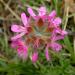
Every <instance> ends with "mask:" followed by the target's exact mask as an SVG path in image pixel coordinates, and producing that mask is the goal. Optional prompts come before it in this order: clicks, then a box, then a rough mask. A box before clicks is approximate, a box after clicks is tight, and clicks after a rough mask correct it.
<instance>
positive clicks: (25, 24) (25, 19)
mask: <svg viewBox="0 0 75 75" xmlns="http://www.w3.org/2000/svg"><path fill="white" fill-rule="evenodd" d="M21 19H22V22H23V24H24V26H25V27H27V17H26V14H25V13H22V14H21Z"/></svg>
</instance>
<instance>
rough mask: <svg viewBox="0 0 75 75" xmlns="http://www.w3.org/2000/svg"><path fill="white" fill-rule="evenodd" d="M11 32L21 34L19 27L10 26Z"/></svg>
mask: <svg viewBox="0 0 75 75" xmlns="http://www.w3.org/2000/svg"><path fill="white" fill-rule="evenodd" d="M11 30H12V31H13V32H21V28H20V26H19V25H12V26H11Z"/></svg>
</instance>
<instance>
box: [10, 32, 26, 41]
mask: <svg viewBox="0 0 75 75" xmlns="http://www.w3.org/2000/svg"><path fill="white" fill-rule="evenodd" d="M24 34H25V32H22V33H20V34H17V35H16V36H14V37H12V38H11V40H16V39H19V38H21V37H22V36H23V35H24Z"/></svg>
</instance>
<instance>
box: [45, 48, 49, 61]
mask: <svg viewBox="0 0 75 75" xmlns="http://www.w3.org/2000/svg"><path fill="white" fill-rule="evenodd" d="M45 56H46V59H47V61H50V56H49V52H48V47H46V50H45Z"/></svg>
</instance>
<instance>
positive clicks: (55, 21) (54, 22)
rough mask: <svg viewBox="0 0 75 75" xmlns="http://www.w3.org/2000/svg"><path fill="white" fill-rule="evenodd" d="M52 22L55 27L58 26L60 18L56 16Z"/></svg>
mask: <svg viewBox="0 0 75 75" xmlns="http://www.w3.org/2000/svg"><path fill="white" fill-rule="evenodd" d="M53 24H54V25H55V27H57V26H59V25H60V24H61V18H59V17H57V18H55V19H54V21H53Z"/></svg>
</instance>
